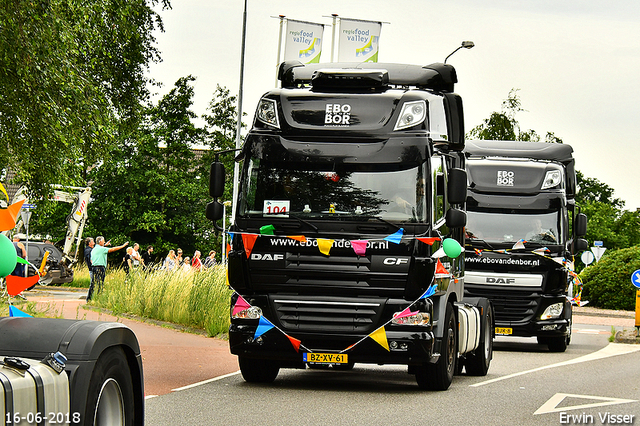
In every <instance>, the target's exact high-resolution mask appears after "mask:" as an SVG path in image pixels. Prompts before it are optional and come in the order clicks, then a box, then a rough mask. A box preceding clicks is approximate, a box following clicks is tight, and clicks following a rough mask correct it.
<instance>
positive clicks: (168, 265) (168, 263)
mask: <svg viewBox="0 0 640 426" xmlns="http://www.w3.org/2000/svg"><path fill="white" fill-rule="evenodd" d="M163 266H164V269H165V270H166V271H173V270H174V269H175V268H176V252H175V251H173V250H169V254H168V255H167V257H166V258H165V259H164V265H163Z"/></svg>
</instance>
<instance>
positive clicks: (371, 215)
mask: <svg viewBox="0 0 640 426" xmlns="http://www.w3.org/2000/svg"><path fill="white" fill-rule="evenodd" d="M279 80H280V81H281V85H282V88H278V89H274V90H271V91H269V92H267V93H266V94H265V95H263V97H262V98H261V100H260V102H259V104H258V108H257V111H256V115H255V121H254V123H253V127H252V129H251V130H250V132H249V133H248V135H247V137H246V140H245V143H244V146H243V148H242V150H241V152H240V154H239V155H238V156H237V158H236V159H237V160H238V161H242V172H241V176H240V180H239V195H238V199H237V200H235V203H234V209H235V222H234V223H233V224H232V226H231V228H230V229H229V231H230V235H231V236H232V249H231V250H230V252H229V254H228V277H229V284H230V286H231V287H232V288H233V289H234V290H235V292H236V293H235V294H234V296H233V298H232V300H231V314H232V316H231V326H230V329H229V344H230V349H231V352H232V353H233V354H236V355H238V360H239V364H240V369H241V371H242V375H243V377H244V379H245V380H247V381H249V382H271V381H273V380H275V378H276V376H277V374H278V371H279V369H280V368H306V367H307V366H308V367H311V368H313V367H330V368H337V369H348V368H352V367H353V365H354V364H355V363H375V364H404V365H407V366H408V371H409V373H411V374H415V376H416V380H417V383H418V385H419V386H420V387H421V388H429V389H439V390H444V389H447V388H448V387H449V385H450V383H451V381H452V379H453V375H454V373H455V372H456V371H461V370H462V367H463V365H464V367H466V371H467V373H468V374H476V375H484V374H486V372H487V370H488V368H489V364H490V361H491V356H492V337H493V336H492V333H493V310H492V307H491V304H490V302H489V301H488V300H487V299H486V298H473V299H469V300H467V299H464V281H465V277H464V259H463V257H462V256H458V254H459V253H460V246H461V245H463V244H464V225H465V222H466V216H465V212H464V203H465V198H466V181H467V179H466V173H465V171H464V160H465V158H464V155H463V153H462V149H463V148H464V125H463V110H462V100H461V98H460V97H459V96H458V95H457V94H455V93H453V86H454V83H456V82H457V77H456V73H455V70H454V68H453V67H451V66H450V65H444V64H433V65H429V66H424V67H423V66H417V65H401V64H383V63H373V64H372V63H363V64H340V63H332V64H313V65H302V64H300V63H299V62H285V63H283V64H281V66H280V68H279ZM211 170H212V173H211V184H210V193H211V196H212V197H220V196H222V190H223V188H224V168H223V167H222V165H221V164H220V163H214V164H213V165H212V168H211ZM222 210H223V209H222V205H221V203H220V202H219V201H217V200H216V201H214V202H212V203H210V204H209V205H208V206H207V217H208V218H210V219H212V220H214V221H215V220H219V219H221V218H222ZM456 245H457V248H458V251H457V253H456V250H455V247H456Z"/></svg>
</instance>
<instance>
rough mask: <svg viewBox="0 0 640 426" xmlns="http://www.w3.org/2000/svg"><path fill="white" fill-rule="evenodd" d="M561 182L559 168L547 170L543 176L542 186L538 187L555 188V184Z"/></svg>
mask: <svg viewBox="0 0 640 426" xmlns="http://www.w3.org/2000/svg"><path fill="white" fill-rule="evenodd" d="M561 182H562V173H560V170H549V171H548V172H547V174H546V175H545V176H544V181H542V188H540V189H549V188H555V187H556V186H558V185H560V183H561Z"/></svg>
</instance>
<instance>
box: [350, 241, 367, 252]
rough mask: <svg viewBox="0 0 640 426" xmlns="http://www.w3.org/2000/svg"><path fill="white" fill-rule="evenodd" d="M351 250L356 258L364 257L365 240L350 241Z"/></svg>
mask: <svg viewBox="0 0 640 426" xmlns="http://www.w3.org/2000/svg"><path fill="white" fill-rule="evenodd" d="M350 242H351V248H352V249H353V251H354V252H355V253H356V255H358V256H364V255H365V253H366V252H367V243H368V242H369V241H367V240H351V241H350Z"/></svg>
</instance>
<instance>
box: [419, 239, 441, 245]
mask: <svg viewBox="0 0 640 426" xmlns="http://www.w3.org/2000/svg"><path fill="white" fill-rule="evenodd" d="M416 240H418V241H422V242H423V243H425V244H429V245H430V246H432V245H433V243H435V242H436V241H441V240H440V237H417V238H416Z"/></svg>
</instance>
